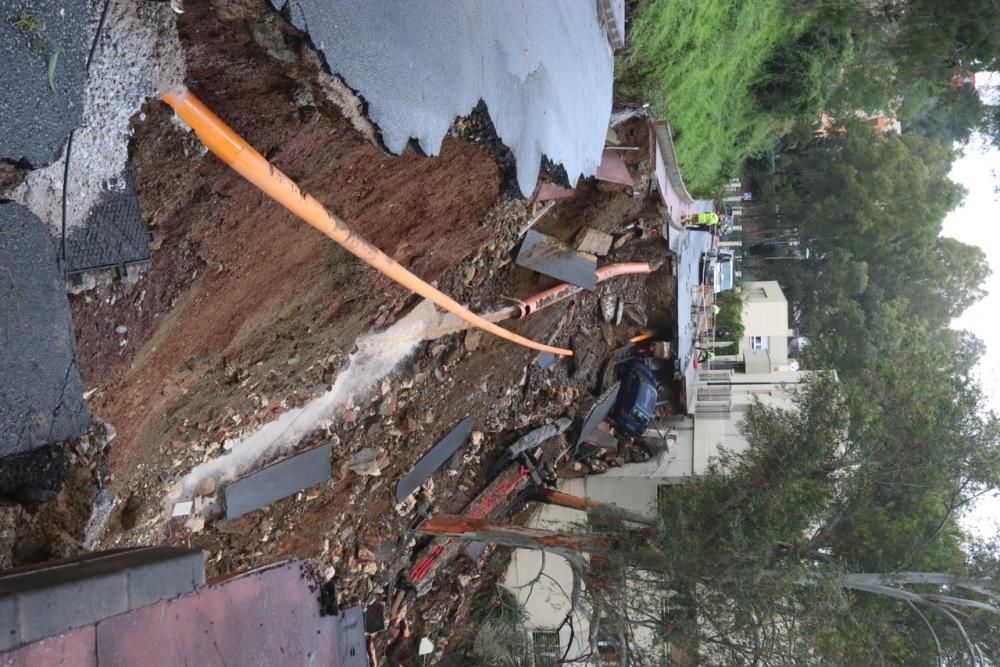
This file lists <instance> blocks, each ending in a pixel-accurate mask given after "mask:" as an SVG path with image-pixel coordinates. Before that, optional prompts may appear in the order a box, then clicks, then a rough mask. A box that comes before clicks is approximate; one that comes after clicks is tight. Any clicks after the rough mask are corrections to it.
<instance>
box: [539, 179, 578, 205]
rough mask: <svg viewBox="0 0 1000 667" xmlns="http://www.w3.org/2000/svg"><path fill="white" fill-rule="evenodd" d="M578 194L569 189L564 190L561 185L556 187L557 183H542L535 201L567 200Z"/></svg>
mask: <svg viewBox="0 0 1000 667" xmlns="http://www.w3.org/2000/svg"><path fill="white" fill-rule="evenodd" d="M574 194H576V190H571V189H569V188H564V187H563V186H561V185H556V184H555V183H542V184H541V185H539V186H538V191H537V192H536V193H535V201H548V202H551V201H554V200H556V199H566V198H567V197H572V196H573V195H574Z"/></svg>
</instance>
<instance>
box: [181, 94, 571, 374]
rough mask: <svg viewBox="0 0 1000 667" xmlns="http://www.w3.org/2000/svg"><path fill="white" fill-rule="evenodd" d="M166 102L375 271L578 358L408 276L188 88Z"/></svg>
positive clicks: (480, 322)
mask: <svg viewBox="0 0 1000 667" xmlns="http://www.w3.org/2000/svg"><path fill="white" fill-rule="evenodd" d="M163 101H164V102H166V103H167V104H169V105H170V106H171V107H173V109H174V111H175V112H176V113H177V115H178V116H180V117H181V119H182V120H183V121H184V122H185V123H187V124H188V125H189V126H190V127H191V129H193V130H194V131H195V133H196V134H197V135H198V138H199V139H201V141H202V143H203V144H205V146H206V147H207V148H208V150H210V151H212V153H214V154H215V155H216V156H217V157H218V158H219V159H220V160H222V161H223V162H225V163H226V164H228V165H229V166H230V167H232V168H233V169H234V170H235V171H236V172H237V173H239V174H240V175H241V176H243V178H245V179H247V180H248V181H250V182H251V183H253V184H254V185H256V186H257V187H258V188H260V189H261V190H262V191H263V192H264V193H265V194H267V195H269V196H270V197H271V198H272V199H274V200H275V201H276V202H278V203H279V204H281V205H282V206H284V207H285V208H287V209H288V210H289V211H291V212H292V213H294V214H295V215H297V216H298V217H300V218H302V220H304V221H305V222H307V223H309V224H310V225H312V226H313V227H315V228H316V229H318V230H319V231H321V232H323V233H324V234H326V235H327V236H329V237H330V238H331V239H333V240H334V241H336V242H337V243H339V244H340V245H341V246H343V248H344V249H345V250H347V251H348V252H349V253H351V254H352V255H354V256H355V257H357V258H358V259H360V260H361V261H363V262H365V263H366V264H368V265H369V266H371V267H372V268H374V269H376V270H377V271H380V272H381V273H383V274H385V275H387V276H389V277H390V278H392V279H393V280H395V281H396V282H397V283H399V284H400V285H402V286H403V287H406V288H407V289H409V290H411V291H413V292H415V293H416V294H419V295H420V296H422V297H424V298H425V299H430V300H431V301H432V302H434V303H435V304H437V305H438V306H440V307H441V308H443V309H445V310H447V311H448V312H450V313H452V314H454V315H455V316H457V317H459V318H461V319H462V320H464V321H465V322H468V323H469V324H471V325H472V326H475V327H479V328H480V329H482V330H483V331H488V332H489V333H491V334H494V335H496V336H500V337H501V338H505V339H507V340H509V341H511V342H514V343H517V344H518V345H523V346H524V347H527V348H531V349H532V350H538V351H540V352H551V353H553V354H559V355H563V356H571V355H572V354H573V352H572V350H567V349H564V348H561V347H552V346H551V345H544V344H542V343H536V342H535V341H533V340H529V339H527V338H524V337H523V336H519V335H517V334H515V333H512V332H510V331H507V330H506V329H503V328H501V327H498V326H497V325H495V324H493V323H492V322H489V321H488V320H485V319H483V318H482V317H480V316H479V315H476V314H475V313H473V312H472V311H470V310H469V309H467V308H466V307H465V306H463V305H462V304H460V303H458V302H457V301H455V300H454V299H452V298H451V297H449V296H448V295H447V294H444V293H443V292H441V291H439V290H437V289H435V288H434V287H432V286H431V285H429V284H428V283H426V282H424V281H423V280H421V279H420V278H418V277H417V276H415V275H413V274H412V273H410V272H409V271H407V270H406V269H405V268H403V267H402V266H401V265H400V264H399V263H398V262H396V261H395V260H393V259H392V258H391V257H389V256H388V255H386V254H385V253H384V252H382V251H381V250H379V249H378V248H376V247H375V246H373V245H372V244H371V243H369V242H368V241H366V240H365V239H363V238H361V237H360V236H358V234H357V232H355V231H354V230H353V229H351V227H350V226H348V225H347V223H345V222H344V221H342V220H339V219H337V218H336V217H335V216H334V215H333V214H331V213H330V212H329V211H327V210H326V208H325V207H324V206H323V205H322V204H320V203H319V202H318V201H316V200H315V199H314V198H313V197H312V196H311V195H309V194H307V193H305V192H303V191H302V190H300V189H299V187H298V186H297V185H296V184H295V182H294V181H292V180H291V179H290V178H288V177H287V176H285V175H284V174H283V173H281V172H280V171H278V169H276V168H275V167H274V166H273V165H272V164H271V163H270V162H268V161H267V159H266V158H264V156H262V155H261V154H260V153H258V152H257V151H256V150H254V148H253V146H251V145H250V144H248V143H247V142H246V141H244V140H243V139H242V138H241V137H240V136H239V135H238V134H236V132H234V131H233V130H232V128H230V127H229V126H228V125H226V124H225V123H224V122H222V120H221V119H220V118H219V117H218V116H216V115H215V114H214V113H213V112H212V111H211V110H210V109H209V108H208V107H206V106H205V105H204V103H202V101H201V100H199V99H198V98H197V97H195V95H194V94H193V93H192V92H191V91H189V90H187V89H186V88H183V89H181V90H179V91H175V92H170V93H166V94H164V95H163Z"/></svg>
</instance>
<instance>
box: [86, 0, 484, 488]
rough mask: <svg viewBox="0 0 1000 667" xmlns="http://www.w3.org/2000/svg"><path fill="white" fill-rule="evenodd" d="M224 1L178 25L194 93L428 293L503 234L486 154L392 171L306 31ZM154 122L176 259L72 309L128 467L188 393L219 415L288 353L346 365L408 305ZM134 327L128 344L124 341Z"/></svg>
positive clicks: (139, 138)
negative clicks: (497, 231) (398, 304)
mask: <svg viewBox="0 0 1000 667" xmlns="http://www.w3.org/2000/svg"><path fill="white" fill-rule="evenodd" d="M223 4H227V5H228V6H227V7H226V8H225V11H220V7H219V6H218V5H217V4H213V3H196V4H194V5H193V6H192V7H191V8H190V10H189V11H188V12H187V13H186V14H184V16H183V17H182V19H181V24H180V30H181V37H182V41H183V43H184V45H185V57H186V60H187V67H188V72H189V78H190V81H189V85H190V87H191V89H192V90H193V91H194V92H195V93H196V94H197V95H199V96H200V97H201V98H202V99H203V100H204V101H205V102H206V103H207V104H208V105H209V106H210V107H211V108H213V109H214V110H215V111H216V112H217V113H218V114H219V115H220V116H221V117H222V118H223V119H225V120H226V122H228V123H229V124H230V125H231V126H232V127H233V128H234V129H236V130H237V131H238V132H239V133H240V134H242V135H243V136H244V137H245V138H246V139H247V140H248V141H249V142H250V143H251V144H252V145H254V146H255V147H256V148H257V149H258V150H260V151H261V152H262V153H263V154H265V155H266V156H267V157H268V158H269V159H271V160H272V162H273V163H274V164H275V165H276V166H277V167H278V168H280V169H281V170H282V171H284V172H285V173H286V174H288V175H289V176H290V177H291V178H293V179H294V180H296V181H297V182H298V183H299V184H300V185H301V186H302V187H303V188H304V189H305V190H307V191H308V192H310V193H312V194H313V195H314V196H316V197H317V198H318V199H319V200H320V201H322V202H323V203H325V204H326V205H327V206H329V207H330V208H331V209H333V210H334V211H336V212H338V213H339V214H341V215H342V216H343V217H344V218H345V219H346V220H348V221H350V224H352V225H354V227H355V228H356V229H357V230H358V231H359V232H360V233H361V234H362V235H363V236H365V237H366V238H368V239H370V240H371V241H372V242H374V243H375V244H376V245H378V246H379V247H381V248H383V249H384V250H385V251H386V252H387V253H389V254H390V255H392V256H393V257H394V258H395V259H397V260H398V261H400V262H402V263H403V264H404V265H406V266H407V267H409V268H410V269H411V270H413V271H415V272H416V273H417V274H419V275H421V276H423V277H424V278H426V279H428V280H435V279H437V278H438V277H440V276H441V274H442V273H443V272H444V271H445V269H447V268H448V267H451V266H453V265H454V264H456V263H457V262H458V261H459V260H460V259H461V258H462V257H463V256H465V255H466V254H468V253H469V252H470V251H471V250H472V249H474V248H475V247H476V246H477V245H478V244H479V242H480V241H481V240H482V239H483V238H484V237H485V235H486V234H487V232H488V230H487V229H485V228H484V227H483V226H482V225H481V221H482V217H483V215H484V213H485V212H486V210H487V209H488V208H489V206H490V205H491V204H492V203H493V202H494V201H495V200H496V199H497V198H498V196H499V181H498V175H497V167H496V165H495V163H494V161H493V160H492V158H491V156H490V155H489V154H488V153H487V152H486V151H485V150H483V149H481V148H479V147H476V146H474V145H471V144H469V143H465V142H460V141H457V140H449V141H447V142H445V145H444V146H443V149H442V152H441V156H440V157H439V158H436V159H425V158H421V157H418V156H417V155H415V154H413V153H412V152H410V153H408V154H406V155H404V156H402V157H399V158H393V157H389V156H387V155H386V154H384V153H383V152H382V151H380V150H379V149H378V148H376V147H374V146H372V145H371V144H370V143H368V142H367V141H365V140H364V139H363V138H362V136H361V135H360V134H359V133H358V132H357V131H356V130H354V129H353V127H352V126H351V124H350V122H349V121H348V120H347V119H345V118H344V116H343V115H342V114H341V113H340V112H339V111H338V110H337V109H336V108H335V107H334V106H333V105H332V104H330V103H329V102H327V101H326V100H325V99H324V98H323V96H322V92H321V91H320V86H319V83H317V82H316V72H315V70H312V71H310V68H309V65H308V64H307V63H305V62H303V59H302V54H303V52H304V51H303V49H305V48H306V47H305V44H304V42H303V41H302V38H301V37H300V36H299V35H298V34H296V33H295V32H294V31H292V30H291V29H289V28H287V27H286V26H285V24H284V23H282V22H281V21H280V20H278V19H277V17H275V16H274V15H273V14H271V13H270V12H268V11H267V10H265V9H264V8H263V7H262V6H258V3H251V2H244V3H223ZM222 35H224V36H225V39H220V36H222ZM261 44H264V45H265V46H267V48H265V46H261ZM275 44H278V45H280V48H281V49H282V50H280V51H278V52H275V51H274V48H275V47H274V45H275ZM268 50H270V51H271V53H269V52H268ZM276 56H277V57H276ZM278 58H281V59H278ZM146 115H147V118H146V120H145V121H144V122H142V123H140V124H139V125H138V127H137V128H136V135H135V139H134V141H133V145H132V149H133V160H134V163H135V169H136V177H137V182H138V189H139V192H140V193H141V202H142V208H143V211H144V213H145V215H146V216H147V219H149V220H151V223H152V224H153V227H154V230H155V233H156V235H157V236H158V237H159V239H160V241H161V245H160V247H159V249H158V250H156V251H155V252H154V253H153V260H152V264H151V266H150V270H149V272H148V275H147V276H146V277H145V278H144V279H142V280H141V281H140V282H139V283H138V284H136V285H116V286H114V287H111V288H108V289H105V290H104V291H103V292H102V293H100V294H98V296H99V297H100V298H97V299H94V298H92V297H90V298H85V297H81V298H77V299H75V300H74V304H73V310H74V313H73V314H74V319H75V321H76V322H77V323H78V330H77V336H78V341H79V352H80V359H81V366H82V369H83V373H84V378H85V383H86V385H87V386H88V387H94V386H100V387H101V391H100V392H99V393H98V394H97V396H96V397H95V400H94V401H93V407H94V410H95V412H96V413H98V414H100V415H101V416H102V417H103V418H105V419H107V420H109V421H111V422H112V423H114V424H115V425H116V426H117V428H118V431H119V436H118V441H117V442H116V449H115V453H114V458H113V463H114V465H115V467H116V468H118V469H121V468H122V467H128V466H130V465H134V464H135V463H136V462H139V461H143V460H148V459H149V453H150V451H151V450H150V448H155V447H156V446H157V445H158V444H159V442H160V441H162V439H163V438H165V437H166V435H167V433H166V432H165V429H164V424H163V421H164V419H165V417H166V416H167V415H169V414H170V413H171V412H172V411H173V410H174V408H175V405H176V403H177V401H178V399H179V398H180V396H182V395H184V394H187V395H186V396H184V401H183V402H184V403H186V404H191V403H197V402H198V401H197V400H195V399H194V398H193V397H191V396H190V393H191V392H192V391H194V392H200V393H202V394H206V395H205V396H204V399H203V402H204V403H205V404H206V406H207V407H209V408H211V407H212V406H213V405H214V404H215V403H216V402H215V401H213V400H212V395H214V394H220V393H221V394H223V395H224V394H227V393H231V392H228V391H227V390H226V389H225V385H226V384H227V383H233V382H235V381H237V380H239V378H240V377H241V376H243V375H245V374H246V373H247V369H248V368H249V367H252V366H253V365H254V364H256V363H257V362H258V361H260V360H261V359H262V358H263V357H265V356H281V355H276V354H275V352H276V351H278V350H281V349H283V348H284V349H286V350H287V354H285V355H284V357H283V359H282V361H284V360H287V359H295V358H297V359H298V360H299V361H298V364H299V365H300V366H308V365H310V364H311V363H312V362H314V361H316V360H317V359H323V358H326V357H327V356H328V355H329V354H331V353H334V352H337V351H338V348H337V347H336V345H335V344H333V345H331V342H332V341H343V340H351V339H352V338H353V337H354V336H356V335H357V333H359V331H360V330H362V329H363V328H367V323H368V322H369V321H370V320H371V319H374V318H375V317H376V314H377V313H378V311H379V307H380V306H383V305H384V304H386V303H388V302H391V301H398V300H399V299H400V298H403V296H404V295H403V292H402V291H401V290H400V289H399V288H396V287H395V286H394V285H392V284H391V283H389V282H388V281H387V280H386V279H384V278H381V277H380V276H377V275H376V274H374V273H373V272H372V271H370V270H368V269H367V267H364V266H363V265H361V264H360V263H359V262H358V261H356V260H355V259H354V258H353V257H351V256H349V255H348V254H347V253H345V252H344V251H342V250H340V249H339V248H338V247H337V246H336V245H335V244H334V243H333V242H331V241H329V240H328V239H326V238H325V237H323V236H322V235H320V234H319V233H318V232H316V231H314V230H313V229H311V228H310V227H308V226H307V225H305V224H304V223H302V222H300V221H298V220H297V219H295V218H294V217H293V216H292V215H291V214H289V213H288V212H286V211H285V210H284V209H282V208H281V207H280V206H278V205H277V204H275V203H273V202H272V201H270V200H269V199H268V198H267V197H266V196H264V195H263V194H261V193H259V192H258V191H257V190H256V189H255V188H254V187H253V186H251V185H250V184H249V183H246V182H245V181H243V179H242V178H240V177H239V176H238V175H237V174H235V173H234V172H232V171H231V170H229V168H228V167H226V166H225V165H223V164H222V163H221V162H220V161H218V160H217V159H216V158H215V157H213V156H211V155H205V154H203V152H202V151H201V150H200V149H199V146H198V144H197V142H196V140H195V139H194V137H193V136H192V135H190V134H188V133H186V132H185V131H183V130H181V129H178V128H177V126H176V125H175V124H174V123H173V122H172V121H171V119H170V116H169V110H168V109H166V108H165V106H164V105H162V104H160V103H154V104H151V105H149V107H148V109H147V111H146ZM110 301H114V304H112V303H110ZM121 302H125V303H131V304H132V305H134V308H122V307H121V306H120V304H121ZM116 304H118V307H115V305H116ZM334 315H336V318H334ZM119 325H124V326H126V327H127V329H128V331H127V333H126V334H124V335H117V334H115V327H117V326H119ZM286 371H294V369H281V371H280V372H282V373H284V372H286ZM321 381H322V377H321V373H316V374H315V376H314V377H312V378H308V379H303V378H298V382H297V386H298V387H300V388H301V389H303V390H305V391H307V392H308V391H310V390H311V389H314V388H315V387H316V386H318V385H319V384H320V382H321ZM177 416H178V417H182V415H177Z"/></svg>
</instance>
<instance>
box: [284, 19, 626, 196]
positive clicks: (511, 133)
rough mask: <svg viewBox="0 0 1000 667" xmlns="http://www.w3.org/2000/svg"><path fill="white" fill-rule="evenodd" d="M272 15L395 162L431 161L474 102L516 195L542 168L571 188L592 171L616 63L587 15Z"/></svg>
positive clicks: (600, 31)
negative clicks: (341, 86)
mask: <svg viewBox="0 0 1000 667" xmlns="http://www.w3.org/2000/svg"><path fill="white" fill-rule="evenodd" d="M272 1H274V0H272ZM274 4H275V5H277V6H279V7H284V8H285V10H286V11H287V13H288V14H289V15H290V18H291V21H292V23H293V24H294V25H295V26H296V27H297V28H299V29H301V30H303V31H305V32H307V33H309V36H310V38H311V39H312V42H313V44H314V45H315V46H316V48H317V49H319V50H320V51H321V52H322V53H323V55H324V56H325V57H326V61H327V64H328V65H329V67H330V69H331V70H332V71H333V72H334V73H335V74H338V75H340V76H341V77H342V78H343V79H344V81H345V82H346V83H347V85H348V86H350V87H351V88H353V89H354V90H356V91H357V92H358V93H359V94H360V95H361V97H363V98H364V100H365V101H366V102H367V104H368V117H369V118H370V119H371V120H372V121H373V122H374V123H376V124H377V125H378V126H379V128H380V129H381V131H382V139H383V141H384V142H385V145H386V147H387V148H388V149H389V150H390V151H392V152H393V153H397V154H398V153H401V152H402V151H403V150H404V149H405V148H406V145H407V143H408V142H409V141H410V139H411V138H414V139H416V140H417V142H419V145H420V148H421V150H423V151H424V152H425V153H427V154H428V155H437V154H438V152H439V150H440V148H441V141H442V140H443V139H444V136H445V134H446V133H447V132H448V129H449V128H450V127H451V125H452V123H454V122H455V118H456V117H459V116H466V115H468V114H469V113H470V112H471V111H472V110H473V108H474V107H475V106H476V105H477V104H478V103H479V101H480V100H482V101H483V102H485V104H486V107H487V109H488V111H489V114H490V118H491V119H492V120H493V124H494V126H495V127H496V131H497V134H498V135H499V137H500V140H501V141H503V143H504V144H505V145H506V146H508V147H510V149H511V150H512V152H513V153H514V157H515V158H516V161H517V165H516V167H517V182H518V185H519V187H520V189H521V192H522V194H524V195H530V194H531V193H532V191H533V190H534V188H535V183H536V182H537V180H538V171H539V167H540V164H541V159H542V157H543V156H545V157H548V158H549V159H550V160H552V161H553V162H554V163H556V164H561V165H562V166H563V168H564V169H565V170H566V174H567V176H568V178H569V181H570V185H575V184H576V180H577V178H578V177H579V176H580V175H581V174H582V175H584V176H591V175H593V174H594V173H595V172H596V171H597V167H598V165H599V164H600V161H601V151H602V149H603V147H604V139H605V134H606V131H607V127H608V119H609V118H610V115H611V102H612V83H613V78H614V58H613V56H612V54H611V50H610V48H609V47H608V46H607V41H606V39H605V36H604V29H603V27H602V26H601V25H600V22H599V21H598V17H597V5H596V3H593V2H590V3H581V2H575V1H572V0H524V1H523V2H520V3H511V2H489V1H476V0H446V1H442V0H439V1H432V0H423V1H421V2H399V1H397V2H365V3H354V2H344V1H343V0H338V1H330V0H286V1H284V2H281V1H274ZM584 100H586V103H583V101H584Z"/></svg>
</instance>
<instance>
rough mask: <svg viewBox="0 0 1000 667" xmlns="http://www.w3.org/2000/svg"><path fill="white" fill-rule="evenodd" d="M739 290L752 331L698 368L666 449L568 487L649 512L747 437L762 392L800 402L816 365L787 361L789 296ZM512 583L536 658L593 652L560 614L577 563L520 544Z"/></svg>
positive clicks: (576, 517)
mask: <svg viewBox="0 0 1000 667" xmlns="http://www.w3.org/2000/svg"><path fill="white" fill-rule="evenodd" d="M742 291H743V296H744V312H743V321H744V328H745V334H746V335H745V337H744V338H743V340H742V341H741V342H740V346H739V350H738V352H737V353H736V354H735V355H732V356H731V357H729V358H728V359H723V360H722V365H723V366H725V368H723V369H718V368H705V367H703V368H700V369H699V370H698V375H697V377H696V382H695V386H694V387H693V388H689V392H690V394H691V395H690V396H689V400H688V414H687V415H683V416H678V417H675V418H672V419H670V420H669V421H667V422H666V423H665V424H664V425H662V426H661V428H665V429H666V430H667V435H668V438H669V440H670V441H671V446H670V449H669V451H666V452H663V453H661V454H659V455H658V456H655V457H653V458H651V459H650V460H648V461H646V462H644V463H632V464H627V465H624V466H621V467H618V468H612V469H610V470H608V471H607V472H605V473H603V474H601V475H593V476H589V477H585V478H582V479H570V480H563V481H562V482H561V483H560V488H561V489H562V490H563V491H565V492H567V493H572V494H574V495H578V496H584V497H587V498H590V499H592V500H597V501H601V502H608V503H614V504H615V505H617V506H619V507H622V508H624V509H629V510H632V511H634V512H639V513H643V514H652V513H653V512H654V511H655V506H656V500H657V496H658V493H659V489H660V488H661V487H663V486H665V485H670V484H683V483H686V482H688V481H690V480H691V479H692V478H693V477H695V476H697V475H703V474H705V473H706V471H707V469H708V466H709V462H710V459H711V458H712V457H713V456H714V455H715V454H717V453H718V451H719V448H720V447H721V448H723V449H725V450H728V451H730V452H735V453H738V452H741V451H743V450H745V449H746V448H747V447H748V443H747V441H746V438H744V437H743V435H742V433H740V422H741V421H742V419H743V416H744V414H745V413H746V411H747V409H748V408H749V406H751V405H752V404H753V403H754V402H755V401H760V402H762V403H764V404H766V405H769V406H773V407H777V408H783V409H791V408H793V406H794V402H793V397H794V391H795V389H796V387H797V386H798V385H800V384H801V383H803V382H806V381H807V380H808V378H809V377H810V376H811V375H812V372H810V371H800V370H792V369H791V368H790V367H789V366H790V364H789V359H788V338H789V336H790V335H791V332H790V331H789V329H788V303H787V301H786V300H785V296H784V294H783V292H782V291H781V287H780V285H778V283H777V282H773V281H766V282H748V283H744V284H743V287H742ZM583 521H585V515H584V514H583V513H581V512H578V511H576V510H571V509H566V508H561V507H550V506H544V507H542V508H541V509H540V510H539V511H538V512H537V513H536V515H535V516H534V517H533V519H532V522H531V525H532V526H535V527H540V528H549V529H555V530H559V529H560V528H562V529H565V527H567V526H570V525H572V524H578V523H580V522H583ZM540 575H541V576H540ZM532 582H534V583H532ZM505 584H506V585H507V586H509V587H510V590H512V592H514V593H515V594H516V595H517V596H518V597H519V599H520V600H521V602H522V603H523V604H524V606H525V610H526V612H527V617H528V620H527V623H526V626H527V628H528V630H529V632H531V634H532V642H533V646H534V648H535V651H536V655H537V656H538V659H539V661H540V662H539V664H549V663H547V662H545V660H548V659H549V656H552V655H556V654H557V653H558V657H561V656H562V655H563V654H564V653H566V652H567V649H568V655H569V656H576V655H586V653H587V650H588V647H587V637H588V635H589V632H588V627H589V621H587V620H586V619H585V618H583V616H582V615H581V614H576V615H575V617H574V618H573V621H572V624H573V625H574V627H573V628H572V629H571V628H570V627H569V625H570V624H569V623H563V621H564V619H565V618H566V614H567V611H568V609H569V601H568V597H567V595H566V592H567V591H570V590H571V589H572V573H571V570H570V567H569V565H568V564H567V563H566V561H565V560H563V559H561V558H559V557H558V556H553V555H551V554H546V555H543V554H542V553H541V552H538V551H530V550H517V551H515V553H514V554H513V557H512V559H511V564H510V566H509V567H508V570H507V573H506V576H505ZM649 640H650V641H655V638H650V639H649ZM553 664H554V663H553ZM608 664H616V663H608Z"/></svg>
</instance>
